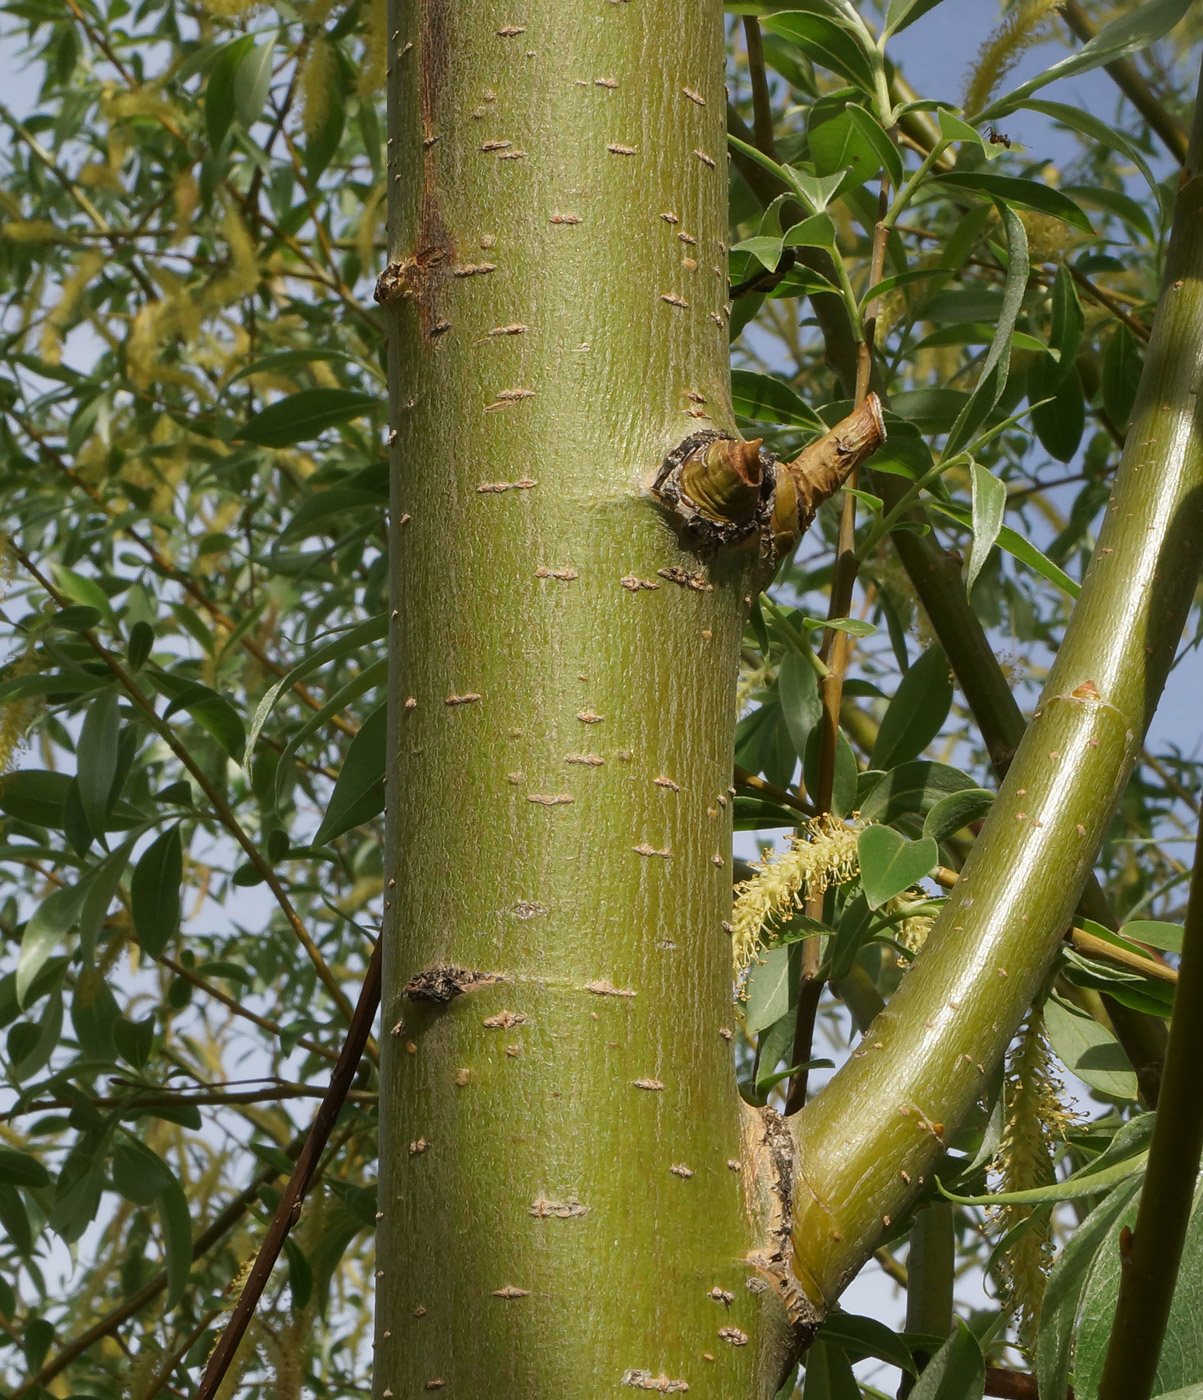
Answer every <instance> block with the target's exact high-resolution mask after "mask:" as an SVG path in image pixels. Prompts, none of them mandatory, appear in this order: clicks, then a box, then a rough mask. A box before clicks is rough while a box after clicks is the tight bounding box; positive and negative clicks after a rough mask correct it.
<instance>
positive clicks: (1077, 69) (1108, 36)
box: [977, 0, 1193, 122]
mask: <svg viewBox="0 0 1203 1400" xmlns="http://www.w3.org/2000/svg"><path fill="white" fill-rule="evenodd" d="M1192 3H1193V0H1148V3H1147V4H1144V5H1140V6H1138V7H1137V8H1136V9H1135V10H1132V11H1130V12H1129V13H1127V14H1121V15H1120V16H1119V17H1118V18H1117V19H1113V20H1112V21H1111V23H1110V24H1105V25H1104V26H1103V27H1102V29H1100V30H1099V32H1098V33H1097V34H1096V35H1095V36H1094V38H1093V39H1091V40H1090V42H1089V43H1088V44H1084V45H1083V46H1082V47H1081V48H1080V49H1079V50H1078V51H1077V53H1073V54H1070V55H1069V57H1068V58H1063V59H1061V61H1060V62H1059V63H1054V64H1053V65H1052V67H1050V68H1046V69H1045V70H1044V72H1043V73H1038V74H1037V75H1036V76H1035V77H1034V78H1029V79H1028V80H1027V82H1024V83H1020V84H1019V86H1018V87H1016V88H1013V89H1012V90H1011V91H1010V92H1008V93H1004V95H1003V96H1002V97H1000V98H998V99H997V100H996V101H994V102H992V103H991V104H990V105H989V106H988V107H987V108H985V110H984V111H982V112H979V113H978V115H977V120H978V121H981V122H985V121H994V120H996V119H997V118H999V117H1002V116H1005V115H1006V114H1007V113H1008V112H1012V111H1014V110H1015V108H1016V107H1019V106H1021V105H1023V101H1024V99H1025V98H1026V97H1028V96H1029V94H1031V93H1033V92H1035V91H1036V90H1037V89H1038V88H1042V87H1044V86H1046V84H1048V83H1052V82H1055V81H1056V80H1057V79H1058V78H1069V77H1072V76H1073V75H1074V74H1075V73H1088V72H1090V71H1091V69H1093V68H1099V67H1101V66H1102V65H1103V64H1104V63H1111V62H1112V61H1113V60H1114V59H1117V58H1122V57H1123V56H1124V55H1125V54H1129V53H1135V52H1136V50H1137V49H1145V48H1148V46H1149V45H1150V44H1153V43H1156V41H1157V40H1158V39H1160V38H1161V37H1162V36H1163V35H1165V34H1168V33H1169V32H1170V30H1171V29H1173V27H1174V26H1175V25H1176V24H1177V23H1178V21H1179V20H1180V19H1182V17H1183V16H1184V15H1185V14H1186V13H1187V12H1188V11H1189V10H1190V8H1191V4H1192Z"/></svg>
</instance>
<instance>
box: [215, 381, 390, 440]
mask: <svg viewBox="0 0 1203 1400" xmlns="http://www.w3.org/2000/svg"><path fill="white" fill-rule="evenodd" d="M380 404H381V401H380V399H379V398H378V397H377V396H376V395H375V394H365V393H362V392H360V391H359V390H357V389H302V390H300V391H299V392H298V393H295V394H289V395H288V396H287V398H283V399H278V400H277V401H276V402H275V403H273V404H269V405H268V406H267V407H266V408H265V409H262V410H261V411H260V412H259V413H256V414H255V416H254V417H253V418H252V419H251V420H250V422H249V423H247V424H246V425H245V426H244V427H243V429H242V431H241V432H240V433H238V434H236V435H235V439H234V440H235V441H236V442H253V443H255V444H256V445H257V446H259V447H291V446H293V445H294V444H295V443H298V442H309V441H311V440H312V439H313V438H316V437H320V436H321V434H322V433H324V432H325V431H326V429H327V428H334V427H337V426H338V425H339V424H341V423H349V422H350V421H351V420H352V419H353V418H362V417H363V416H364V415H365V414H368V413H371V412H372V410H373V409H376V408H379V407H380Z"/></svg>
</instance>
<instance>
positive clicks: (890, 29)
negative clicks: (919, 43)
mask: <svg viewBox="0 0 1203 1400" xmlns="http://www.w3.org/2000/svg"><path fill="white" fill-rule="evenodd" d="M940 3H941V0H890V7H889V9H888V10H887V11H886V22H885V27H884V28H883V30H882V34H881V37H882V38H883V39H888V38H889V37H890V35H891V34H901V33H902V31H903V30H904V29H906V28H907V27H908V25H912V24H914V22H915V21H916V20H917V19H922V18H923V16H924V15H925V14H927V12H928V10H934V9H935V8H936V6H937V5H939V4H940Z"/></svg>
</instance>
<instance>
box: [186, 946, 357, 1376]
mask: <svg viewBox="0 0 1203 1400" xmlns="http://www.w3.org/2000/svg"><path fill="white" fill-rule="evenodd" d="M379 1005H380V944H379V943H377V944H376V946H375V948H374V949H373V950H372V960H371V962H370V963H369V964H368V971H367V975H366V976H365V977H364V980H363V988H362V990H361V991H360V993H359V1002H358V1004H357V1005H356V1007H355V1014H354V1016H353V1017H352V1019H351V1025H350V1028H349V1030H348V1031H347V1038H346V1040H345V1041H344V1042H343V1048H342V1050H341V1052H340V1054H339V1057H338V1064H336V1065H335V1066H334V1071H333V1073H332V1074H331V1076H330V1085H329V1087H328V1088H327V1090H326V1093H325V1095H324V1097H323V1098H322V1102H321V1106H320V1107H319V1108H318V1111H317V1114H316V1116H315V1117H314V1120H313V1126H312V1127H311V1128H310V1129H309V1136H308V1137H307V1138H306V1139H305V1146H304V1147H303V1148H302V1149H301V1155H300V1156H299V1157H298V1158H297V1164H296V1166H295V1167H294V1168H293V1172H292V1176H291V1177H289V1179H288V1185H287V1187H285V1190H284V1194H283V1195H282V1196H281V1197H280V1204H279V1205H278V1206H277V1207H276V1213H275V1215H274V1216H273V1218H272V1223H271V1225H270V1227H269V1228H268V1232H267V1235H266V1237H265V1238H264V1241H263V1244H262V1245H261V1246H260V1248H259V1254H258V1256H257V1258H256V1259H255V1263H254V1265H253V1267H252V1269H251V1272H250V1274H249V1275H248V1276H247V1280H246V1283H245V1284H244V1285H243V1289H242V1292H241V1293H240V1294H239V1296H238V1302H237V1304H236V1305H235V1307H234V1311H233V1313H232V1314H231V1315H230V1320H229V1322H228V1323H227V1324H226V1327H225V1330H224V1331H223V1332H222V1334H221V1336H220V1338H219V1339H218V1342H217V1345H216V1346H215V1347H214V1348H213V1353H212V1355H211V1356H210V1357H209V1364H208V1365H207V1366H206V1367H205V1374H204V1375H203V1376H202V1377H201V1382H200V1385H199V1386H198V1387H197V1389H196V1397H195V1400H212V1397H213V1396H214V1395H216V1393H217V1388H218V1386H219V1385H220V1384H221V1380H222V1377H223V1376H224V1375H225V1373H226V1370H227V1369H228V1367H229V1365H230V1362H231V1361H232V1360H233V1359H234V1353H235V1352H236V1351H237V1350H238V1343H239V1342H240V1341H241V1340H242V1338H243V1334H244V1333H245V1332H246V1329H247V1327H248V1326H249V1325H250V1322H251V1319H252V1318H253V1317H254V1315H255V1310H256V1308H257V1307H258V1306H259V1299H260V1297H261V1296H262V1293H263V1289H264V1288H265V1286H266V1284H267V1280H268V1278H269V1277H270V1276H271V1271H272V1269H273V1268H275V1264H276V1260H277V1259H278V1258H279V1257H280V1251H281V1250H282V1249H283V1248H284V1241H285V1239H286V1238H287V1237H288V1232H289V1231H290V1230H291V1229H292V1227H293V1225H294V1224H296V1222H297V1220H298V1219H299V1218H300V1214H301V1202H302V1201H303V1200H304V1199H305V1192H306V1190H307V1189H308V1187H309V1182H310V1180H311V1178H312V1176H313V1172H314V1168H315V1167H316V1166H317V1163H318V1159H319V1158H320V1156H321V1154H322V1150H323V1149H324V1148H325V1146H326V1143H327V1141H328V1140H329V1137H330V1133H331V1131H332V1129H333V1127H334V1124H335V1121H336V1120H337V1118H338V1114H339V1110H340V1109H341V1108H342V1106H343V1103H344V1101H345V1100H346V1097H347V1093H348V1090H349V1089H350V1087H351V1080H352V1079H353V1078H354V1076H355V1072H356V1070H357V1069H358V1068H359V1062H360V1060H361V1059H362V1058H363V1052H364V1047H365V1046H366V1045H367V1042H368V1033H369V1032H370V1031H371V1029H372V1022H373V1020H374V1019H375V1016H376V1009H377V1007H378V1006H379Z"/></svg>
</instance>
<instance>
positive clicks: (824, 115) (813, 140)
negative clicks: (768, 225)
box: [806, 88, 884, 246]
mask: <svg viewBox="0 0 1203 1400" xmlns="http://www.w3.org/2000/svg"><path fill="white" fill-rule="evenodd" d="M854 95H855V93H854V90H853V89H851V88H843V89H841V90H840V91H839V92H834V93H831V94H830V95H829V96H827V97H821V98H820V99H819V100H818V101H817V102H816V103H814V105H813V106H812V107H811V109H810V113H809V115H808V116H807V119H806V135H807V142H808V145H809V151H810V158H811V160H812V161H814V165H815V170H816V171H817V172H818V174H820V175H832V174H835V173H836V172H837V171H839V172H843V171H849V172H851V173H850V178H851V179H853V180H855V181H856V183H857V184H864V183H865V181H866V180H870V179H872V177H873V176H874V175H876V174H877V172H878V171H879V170H880V169H881V157H880V156H879V155H878V152H877V148H876V146H875V145H874V143H873V142H872V141H871V140H870V139H869V137H868V136H867V135H866V134H865V133H864V132H863V131H862V130H861V129H860V127H859V126H858V125H857V124H856V123H855V122H854V121H853V119H852V116H851V113H852V110H853V107H852V104H851V103H850V102H849V101H848V98H849V97H850V96H854ZM879 130H880V128H879ZM883 134H884V133H883ZM833 232H834V230H833ZM827 246H830V245H827Z"/></svg>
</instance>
